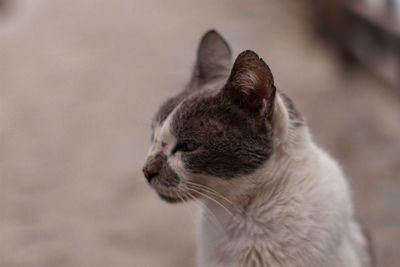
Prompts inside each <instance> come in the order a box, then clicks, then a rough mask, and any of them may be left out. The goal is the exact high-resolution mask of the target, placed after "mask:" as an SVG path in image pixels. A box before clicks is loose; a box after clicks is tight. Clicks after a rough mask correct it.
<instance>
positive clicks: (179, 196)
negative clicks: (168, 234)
mask: <svg viewBox="0 0 400 267" xmlns="http://www.w3.org/2000/svg"><path fill="white" fill-rule="evenodd" d="M176 196H177V197H178V198H179V199H180V200H181V201H182V202H183V205H184V206H185V207H186V208H187V210H188V211H189V215H190V218H191V219H192V222H193V223H194V224H196V219H195V217H194V215H193V213H192V210H191V209H190V208H189V206H188V204H187V202H186V201H185V200H184V197H188V196H187V195H184V196H183V197H182V196H181V194H180V193H177V194H176Z"/></svg>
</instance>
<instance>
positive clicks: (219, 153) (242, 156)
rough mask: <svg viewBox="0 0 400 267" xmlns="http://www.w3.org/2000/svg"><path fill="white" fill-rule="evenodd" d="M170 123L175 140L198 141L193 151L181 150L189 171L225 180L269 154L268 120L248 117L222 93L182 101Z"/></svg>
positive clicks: (252, 167) (246, 170)
mask: <svg viewBox="0 0 400 267" xmlns="http://www.w3.org/2000/svg"><path fill="white" fill-rule="evenodd" d="M171 126H172V127H171V130H172V133H173V135H174V136H175V137H176V138H177V139H178V142H179V141H180V140H193V141H194V142H196V143H198V144H200V146H199V148H198V149H196V150H195V151H192V152H188V153H185V152H182V161H183V163H184V166H185V169H187V170H188V171H189V172H192V173H201V174H208V175H213V176H218V177H221V178H225V179H227V178H233V177H235V176H238V175H243V174H250V173H252V172H253V171H254V170H256V169H257V168H258V167H260V165H261V164H262V163H264V162H265V161H266V160H267V159H268V158H269V156H270V155H271V153H272V128H271V124H270V122H269V121H268V120H267V119H266V118H265V117H263V116H251V115H250V114H249V113H248V112H245V111H244V110H243V109H241V108H240V107H238V106H237V105H235V104H234V103H232V102H231V101H229V99H226V98H224V97H223V95H222V94H218V95H217V96H214V97H203V98H200V97H199V96H197V97H196V98H193V99H188V100H186V101H184V102H183V103H182V105H181V106H180V108H179V109H178V110H177V112H176V113H175V114H174V117H173V120H172V124H171Z"/></svg>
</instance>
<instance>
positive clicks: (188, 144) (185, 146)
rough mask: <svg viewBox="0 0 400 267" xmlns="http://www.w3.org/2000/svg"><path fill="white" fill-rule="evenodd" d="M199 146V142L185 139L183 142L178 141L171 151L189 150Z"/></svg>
mask: <svg viewBox="0 0 400 267" xmlns="http://www.w3.org/2000/svg"><path fill="white" fill-rule="evenodd" d="M198 147H199V144H197V143H196V142H193V141H185V142H179V143H178V144H177V145H176V146H175V148H174V150H173V151H172V153H175V152H177V151H182V152H191V151H194V150H196V149H197V148H198Z"/></svg>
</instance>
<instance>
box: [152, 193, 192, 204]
mask: <svg viewBox="0 0 400 267" xmlns="http://www.w3.org/2000/svg"><path fill="white" fill-rule="evenodd" d="M157 194H158V195H159V197H160V198H161V199H162V200H164V201H166V202H168V203H179V202H183V201H187V199H184V198H179V197H170V196H166V195H163V194H161V193H158V192H157Z"/></svg>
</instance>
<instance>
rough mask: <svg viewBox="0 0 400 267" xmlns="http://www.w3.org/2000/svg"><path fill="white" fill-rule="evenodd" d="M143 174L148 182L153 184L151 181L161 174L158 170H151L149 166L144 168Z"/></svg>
mask: <svg viewBox="0 0 400 267" xmlns="http://www.w3.org/2000/svg"><path fill="white" fill-rule="evenodd" d="M143 174H144V176H145V177H146V179H147V182H149V183H150V182H151V180H152V179H153V178H154V177H155V176H157V175H158V174H159V172H158V171H157V170H154V169H151V168H149V167H148V166H144V167H143Z"/></svg>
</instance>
